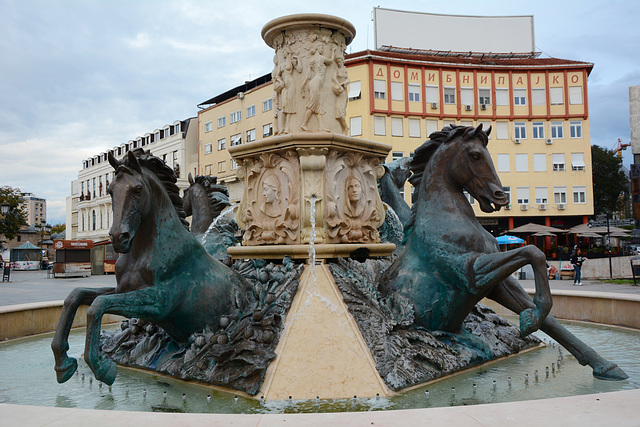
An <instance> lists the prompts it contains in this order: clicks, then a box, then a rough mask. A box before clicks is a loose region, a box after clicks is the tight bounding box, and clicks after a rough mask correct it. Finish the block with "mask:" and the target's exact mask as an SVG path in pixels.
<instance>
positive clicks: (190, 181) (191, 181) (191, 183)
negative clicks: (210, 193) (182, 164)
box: [187, 172, 194, 185]
mask: <svg viewBox="0 0 640 427" xmlns="http://www.w3.org/2000/svg"><path fill="white" fill-rule="evenodd" d="M187 178H189V184H190V185H193V183H194V181H193V176H192V175H191V172H189V176H188V177H187Z"/></svg>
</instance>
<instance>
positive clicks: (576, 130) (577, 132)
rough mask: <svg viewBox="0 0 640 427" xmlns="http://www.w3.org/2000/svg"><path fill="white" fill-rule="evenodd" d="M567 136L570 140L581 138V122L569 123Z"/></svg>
mask: <svg viewBox="0 0 640 427" xmlns="http://www.w3.org/2000/svg"><path fill="white" fill-rule="evenodd" d="M569 134H570V135H571V138H582V122H581V121H577V122H569Z"/></svg>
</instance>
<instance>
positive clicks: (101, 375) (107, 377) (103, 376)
mask: <svg viewBox="0 0 640 427" xmlns="http://www.w3.org/2000/svg"><path fill="white" fill-rule="evenodd" d="M117 370H118V368H117V365H116V363H115V362H114V361H113V360H111V359H103V360H101V361H100V363H99V365H98V369H96V370H95V371H93V373H94V374H95V375H96V379H97V380H98V381H102V382H103V383H105V384H106V385H112V384H113V383H114V381H115V380H116V374H117Z"/></svg>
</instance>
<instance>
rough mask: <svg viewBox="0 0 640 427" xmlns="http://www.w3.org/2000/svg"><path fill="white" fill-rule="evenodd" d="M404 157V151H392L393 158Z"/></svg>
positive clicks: (393, 159)
mask: <svg viewBox="0 0 640 427" xmlns="http://www.w3.org/2000/svg"><path fill="white" fill-rule="evenodd" d="M403 157H404V153H403V152H402V151H393V152H392V153H391V160H392V161H395V160H399V159H401V158H403Z"/></svg>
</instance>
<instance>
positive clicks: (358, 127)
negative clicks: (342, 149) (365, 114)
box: [349, 116, 362, 136]
mask: <svg viewBox="0 0 640 427" xmlns="http://www.w3.org/2000/svg"><path fill="white" fill-rule="evenodd" d="M349 128H350V131H349V135H351V136H358V135H362V117H361V116H358V117H351V119H350V120H349Z"/></svg>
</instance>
